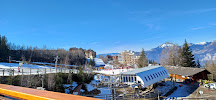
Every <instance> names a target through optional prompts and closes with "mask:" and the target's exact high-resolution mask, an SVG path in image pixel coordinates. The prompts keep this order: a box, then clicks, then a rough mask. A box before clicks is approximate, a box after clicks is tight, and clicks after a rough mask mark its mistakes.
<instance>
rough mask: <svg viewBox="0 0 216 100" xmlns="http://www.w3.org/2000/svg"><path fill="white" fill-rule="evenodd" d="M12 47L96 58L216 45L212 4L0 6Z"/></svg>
mask: <svg viewBox="0 0 216 100" xmlns="http://www.w3.org/2000/svg"><path fill="white" fill-rule="evenodd" d="M0 34H1V35H5V36H6V37H7V38H8V40H9V41H10V42H12V43H15V44H19V45H26V46H27V45H32V46H38V47H43V45H46V46H47V47H48V48H65V49H69V48H70V47H82V48H85V49H89V48H91V49H93V50H95V51H96V52H97V53H99V54H100V53H110V52H120V51H122V50H125V49H130V50H134V51H141V48H144V49H145V50H150V49H151V48H154V47H157V46H158V45H160V44H162V43H164V42H173V43H177V44H179V45H181V44H182V43H183V42H184V39H187V40H188V42H192V43H198V42H203V41H213V40H216V0H58V1H57V0H0Z"/></svg>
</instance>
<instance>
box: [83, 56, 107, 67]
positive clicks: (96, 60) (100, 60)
mask: <svg viewBox="0 0 216 100" xmlns="http://www.w3.org/2000/svg"><path fill="white" fill-rule="evenodd" d="M91 60H93V59H91ZM87 61H88V62H89V61H90V59H89V58H87ZM94 61H95V66H94V67H102V66H105V63H104V62H103V60H102V59H99V58H94Z"/></svg>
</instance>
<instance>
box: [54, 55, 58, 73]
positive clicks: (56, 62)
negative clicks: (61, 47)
mask: <svg viewBox="0 0 216 100" xmlns="http://www.w3.org/2000/svg"><path fill="white" fill-rule="evenodd" d="M58 59H59V57H58V56H56V57H55V58H54V61H55V68H56V72H57V64H58Z"/></svg>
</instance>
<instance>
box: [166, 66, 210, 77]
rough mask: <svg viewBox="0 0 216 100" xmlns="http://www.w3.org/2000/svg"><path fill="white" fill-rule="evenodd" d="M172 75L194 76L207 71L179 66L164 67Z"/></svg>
mask: <svg viewBox="0 0 216 100" xmlns="http://www.w3.org/2000/svg"><path fill="white" fill-rule="evenodd" d="M164 68H166V69H167V70H168V72H169V73H170V74H177V75H182V76H193V75H195V74H197V73H199V72H202V71H204V70H206V69H204V68H192V67H178V66H164Z"/></svg>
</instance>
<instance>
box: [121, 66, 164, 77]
mask: <svg viewBox="0 0 216 100" xmlns="http://www.w3.org/2000/svg"><path fill="white" fill-rule="evenodd" d="M159 67H161V66H147V67H143V68H138V69H135V70H132V71H127V72H123V73H121V74H129V75H135V74H137V73H140V72H144V71H147V70H151V69H156V68H159Z"/></svg>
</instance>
